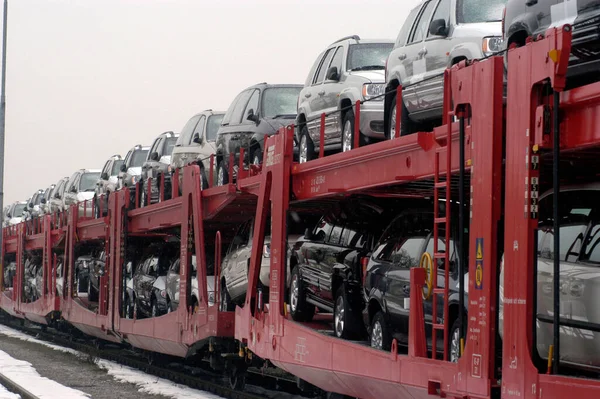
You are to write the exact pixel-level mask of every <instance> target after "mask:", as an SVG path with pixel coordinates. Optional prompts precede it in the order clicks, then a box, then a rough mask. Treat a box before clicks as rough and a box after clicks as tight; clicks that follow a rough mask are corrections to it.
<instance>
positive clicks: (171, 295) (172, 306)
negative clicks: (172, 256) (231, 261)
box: [167, 255, 215, 312]
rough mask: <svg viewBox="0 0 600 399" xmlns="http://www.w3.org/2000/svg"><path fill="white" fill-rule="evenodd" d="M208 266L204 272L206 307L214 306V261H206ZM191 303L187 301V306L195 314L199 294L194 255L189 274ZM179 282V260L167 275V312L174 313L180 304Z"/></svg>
mask: <svg viewBox="0 0 600 399" xmlns="http://www.w3.org/2000/svg"><path fill="white" fill-rule="evenodd" d="M207 262H209V264H208V265H207V272H206V274H207V275H206V291H207V295H208V301H207V302H208V306H212V305H214V304H215V268H214V261H213V260H212V259H207ZM190 277H191V286H192V289H191V294H192V295H191V301H188V302H189V303H188V306H191V308H192V310H193V311H194V312H195V311H196V308H197V307H198V304H199V300H198V299H199V298H200V294H199V292H198V263H197V261H196V255H192V273H191V276H190ZM180 281H181V260H180V259H177V260H176V261H175V262H173V264H172V265H171V267H170V268H169V272H168V273H167V311H168V312H171V311H175V310H177V308H178V307H179V302H180V299H179V298H180V296H179V295H180V294H179V291H180V285H179V282H180Z"/></svg>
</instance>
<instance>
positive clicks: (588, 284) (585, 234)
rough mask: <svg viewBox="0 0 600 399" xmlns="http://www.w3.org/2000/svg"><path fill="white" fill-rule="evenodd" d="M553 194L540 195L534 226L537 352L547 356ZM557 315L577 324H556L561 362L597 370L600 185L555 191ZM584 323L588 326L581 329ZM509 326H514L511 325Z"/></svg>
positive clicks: (550, 321)
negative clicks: (535, 234) (557, 200)
mask: <svg viewBox="0 0 600 399" xmlns="http://www.w3.org/2000/svg"><path fill="white" fill-rule="evenodd" d="M553 198H554V196H553V192H552V191H547V192H545V193H543V194H542V195H540V200H539V211H540V212H539V219H538V220H539V222H538V229H537V279H536V280H537V288H536V291H537V301H536V302H537V309H536V311H535V315H534V317H536V325H537V328H536V330H537V338H536V350H537V352H538V355H539V357H540V358H542V359H547V358H548V353H549V350H550V347H551V346H552V345H553V344H554V334H553V317H554V258H555V252H554V218H553ZM559 204H560V206H559V217H560V224H559V226H560V227H559V233H560V234H559V239H560V244H559V245H560V254H559V258H560V276H559V280H560V281H559V284H560V294H559V299H560V319H561V322H562V321H564V322H577V323H578V324H579V325H578V326H561V327H560V343H561V345H560V361H561V367H562V366H567V365H568V366H570V367H576V368H582V369H588V370H589V369H591V370H593V371H595V372H596V373H597V372H598V370H600V357H599V356H598V354H599V353H600V336H599V335H598V333H597V332H596V331H595V329H597V328H598V325H600V307H598V300H599V298H600V206H599V204H600V184H599V183H588V184H580V185H564V186H561V188H560V195H559ZM506 275H507V274H506V270H505V268H504V258H502V262H501V265H500V279H499V280H500V289H499V296H500V305H499V311H498V313H499V324H498V331H499V334H500V336H501V337H503V336H504V328H505V327H504V306H505V295H504V290H505V287H506V286H507V285H508V284H510V282H509V281H505V278H506V277H505V276H506ZM586 325H587V326H588V328H587V329H586ZM511 328H514V327H511Z"/></svg>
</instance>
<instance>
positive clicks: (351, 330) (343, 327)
mask: <svg viewBox="0 0 600 399" xmlns="http://www.w3.org/2000/svg"><path fill="white" fill-rule="evenodd" d="M348 305H349V301H348V294H347V293H346V289H345V287H344V285H343V284H342V285H341V286H340V287H339V288H338V289H337V291H336V294H335V301H334V307H333V331H334V333H335V335H336V337H338V338H344V339H354V338H357V336H358V333H357V330H358V328H359V326H360V323H362V320H361V318H360V315H357V314H356V312H355V311H353V310H351V309H350V306H348Z"/></svg>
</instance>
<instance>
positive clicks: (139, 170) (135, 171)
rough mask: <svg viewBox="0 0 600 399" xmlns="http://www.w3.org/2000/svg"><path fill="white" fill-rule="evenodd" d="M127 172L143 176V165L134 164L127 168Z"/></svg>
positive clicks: (131, 174) (130, 174)
mask: <svg viewBox="0 0 600 399" xmlns="http://www.w3.org/2000/svg"><path fill="white" fill-rule="evenodd" d="M127 174H128V175H129V176H141V175H142V167H141V166H133V167H131V168H129V169H127Z"/></svg>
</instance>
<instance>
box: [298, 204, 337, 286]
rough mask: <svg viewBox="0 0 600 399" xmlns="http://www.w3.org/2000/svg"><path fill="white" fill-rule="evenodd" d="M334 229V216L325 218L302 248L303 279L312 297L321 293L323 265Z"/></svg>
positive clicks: (328, 215) (329, 215)
mask: <svg viewBox="0 0 600 399" xmlns="http://www.w3.org/2000/svg"><path fill="white" fill-rule="evenodd" d="M333 227H334V224H333V217H332V215H331V214H327V215H325V216H323V217H322V218H321V220H320V221H319V222H318V223H317V225H316V226H315V228H314V229H313V231H312V233H311V234H310V241H309V242H307V243H306V244H304V245H303V246H302V248H301V251H302V255H303V259H304V262H303V264H302V265H301V277H302V281H303V282H304V283H305V285H306V288H307V289H308V291H309V293H310V294H312V295H318V293H319V287H320V280H321V278H320V276H321V270H322V269H323V268H324V266H323V265H322V264H323V262H324V261H325V254H326V252H327V246H328V244H327V242H328V240H329V235H330V234H331V232H332V230H333Z"/></svg>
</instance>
